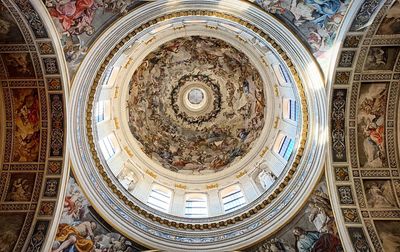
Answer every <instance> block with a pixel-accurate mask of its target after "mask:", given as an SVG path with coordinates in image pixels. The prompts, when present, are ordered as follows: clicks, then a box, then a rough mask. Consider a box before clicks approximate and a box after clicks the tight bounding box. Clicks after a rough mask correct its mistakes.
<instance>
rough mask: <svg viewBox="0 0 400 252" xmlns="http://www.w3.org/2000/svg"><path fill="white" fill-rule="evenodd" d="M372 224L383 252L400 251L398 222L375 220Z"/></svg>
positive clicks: (399, 225) (399, 223) (399, 222)
mask: <svg viewBox="0 0 400 252" xmlns="http://www.w3.org/2000/svg"><path fill="white" fill-rule="evenodd" d="M374 224H375V228H376V230H377V232H378V236H379V238H380V239H381V242H382V246H383V249H384V250H385V252H398V251H400V229H399V227H400V221H398V220H397V221H390V220H376V221H374Z"/></svg>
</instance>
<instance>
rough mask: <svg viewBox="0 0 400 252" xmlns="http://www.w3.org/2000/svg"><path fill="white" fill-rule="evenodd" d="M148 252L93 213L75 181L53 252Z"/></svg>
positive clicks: (68, 197)
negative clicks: (144, 251)
mask: <svg viewBox="0 0 400 252" xmlns="http://www.w3.org/2000/svg"><path fill="white" fill-rule="evenodd" d="M143 250H146V249H145V248H144V247H142V246H140V245H138V244H136V243H134V242H133V241H130V240H129V239H127V238H126V237H124V236H123V235H121V234H119V233H118V232H117V231H116V230H114V229H113V228H112V227H111V226H109V224H107V222H105V221H104V220H103V219H101V217H100V216H99V215H98V214H97V213H96V212H95V211H94V209H93V208H92V207H91V205H90V203H89V202H88V200H87V199H86V197H85V196H84V194H83V193H82V190H81V188H80V187H79V185H78V184H77V183H76V181H75V179H74V178H73V177H70V178H69V181H68V186H67V193H66V196H65V199H64V209H63V212H62V216H61V220H60V223H59V226H58V230H57V234H56V238H55V240H54V242H53V247H52V252H61V251H63V252H71V251H79V252H93V251H94V252H115V251H118V252H135V251H143Z"/></svg>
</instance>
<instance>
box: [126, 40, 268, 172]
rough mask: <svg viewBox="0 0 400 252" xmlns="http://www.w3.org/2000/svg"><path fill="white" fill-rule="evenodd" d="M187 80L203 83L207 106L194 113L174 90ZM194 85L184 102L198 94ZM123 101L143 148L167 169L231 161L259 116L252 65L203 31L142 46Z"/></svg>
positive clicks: (249, 139) (259, 125)
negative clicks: (147, 49)
mask: <svg viewBox="0 0 400 252" xmlns="http://www.w3.org/2000/svg"><path fill="white" fill-rule="evenodd" d="M232 73H234V74H232ZM191 85H194V86H195V87H199V88H201V89H202V90H205V91H204V92H205V95H204V96H206V97H208V98H206V99H210V100H211V101H210V102H209V104H211V106H209V107H210V108H206V109H203V110H201V112H198V113H194V112H192V111H190V110H189V109H187V108H186V107H185V105H184V99H185V98H182V97H184V96H185V95H184V94H185V88H186V87H190V86H191ZM194 90H195V91H196V90H197V89H194ZM199 92H200V93H198V95H199V96H198V97H196V94H195V93H193V97H190V96H189V98H188V99H189V102H190V100H191V99H193V102H197V100H199V101H201V100H202V99H203V97H202V96H201V94H202V91H199ZM189 94H190V92H189ZM196 99H197V100H196ZM127 106H128V109H129V122H128V123H129V126H130V129H131V132H132V134H133V136H134V137H135V139H136V140H137V141H138V143H139V144H140V145H141V146H142V147H143V150H144V152H145V153H146V154H147V155H148V156H149V157H150V158H152V159H153V160H156V161H158V163H159V164H161V165H162V166H163V167H164V168H167V169H169V170H171V171H175V172H185V173H193V174H198V173H200V172H203V173H204V172H217V171H220V170H222V169H224V168H226V167H228V166H229V165H233V164H234V163H235V162H238V161H239V160H240V159H241V158H242V157H243V156H245V155H246V154H247V153H248V152H249V151H250V150H251V148H252V146H253V145H254V144H255V143H256V141H257V139H258V137H259V136H260V134H261V131H262V129H263V126H264V122H265V119H264V111H265V98H264V91H263V82H262V79H261V76H260V74H259V73H258V71H257V69H256V68H255V67H254V66H253V65H252V64H251V62H250V60H249V58H248V57H247V56H246V55H245V54H244V53H242V52H239V51H238V50H237V49H236V48H234V47H233V46H231V45H229V44H228V43H226V42H224V41H222V40H219V39H216V38H211V37H202V36H191V37H184V38H178V39H174V40H171V41H169V42H167V43H165V44H163V45H162V46H160V47H159V48H157V49H156V50H155V51H153V52H152V53H150V54H149V55H148V56H147V57H146V58H145V59H144V60H143V62H142V63H141V65H140V66H139V67H138V68H137V70H136V71H135V73H134V74H133V76H132V79H131V83H130V92H129V98H128V102H127Z"/></svg>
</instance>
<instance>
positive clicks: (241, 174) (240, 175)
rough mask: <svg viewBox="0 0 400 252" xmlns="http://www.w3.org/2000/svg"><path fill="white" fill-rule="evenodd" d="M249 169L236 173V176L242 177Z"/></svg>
mask: <svg viewBox="0 0 400 252" xmlns="http://www.w3.org/2000/svg"><path fill="white" fill-rule="evenodd" d="M246 173H247V171H241V172H239V173H238V174H237V175H236V178H237V179H239V178H241V177H243V176H244V175H246Z"/></svg>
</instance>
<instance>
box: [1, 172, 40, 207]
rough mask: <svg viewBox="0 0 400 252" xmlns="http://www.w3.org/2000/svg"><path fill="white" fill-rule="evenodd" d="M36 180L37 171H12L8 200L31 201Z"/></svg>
mask: <svg viewBox="0 0 400 252" xmlns="http://www.w3.org/2000/svg"><path fill="white" fill-rule="evenodd" d="M35 181H36V173H30V172H24V173H12V174H11V176H10V182H9V188H8V191H7V196H6V201H13V202H18V201H31V198H32V193H33V188H34V187H35Z"/></svg>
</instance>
